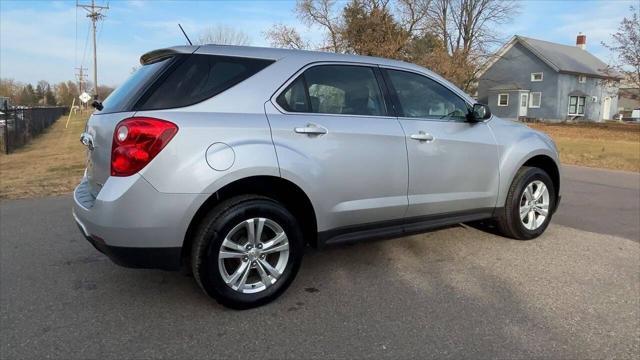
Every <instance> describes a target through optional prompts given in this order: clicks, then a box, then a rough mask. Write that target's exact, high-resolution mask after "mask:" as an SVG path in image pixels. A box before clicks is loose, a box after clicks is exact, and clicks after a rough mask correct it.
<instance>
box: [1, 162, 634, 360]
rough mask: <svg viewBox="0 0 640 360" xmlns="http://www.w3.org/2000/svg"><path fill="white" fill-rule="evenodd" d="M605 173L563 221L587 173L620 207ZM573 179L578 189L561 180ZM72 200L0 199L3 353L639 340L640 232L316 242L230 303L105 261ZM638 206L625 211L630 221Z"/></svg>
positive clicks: (612, 345) (407, 351)
mask: <svg viewBox="0 0 640 360" xmlns="http://www.w3.org/2000/svg"><path fill="white" fill-rule="evenodd" d="M580 171H581V169H578V170H577V172H578V173H580ZM565 174H567V172H566V171H565ZM605 175H607V176H604V178H605V180H604V181H607V184H608V185H602V184H599V183H598V182H603V180H597V179H596V180H594V179H593V178H592V179H591V180H590V181H582V180H580V179H577V180H576V179H574V178H572V176H573V175H571V173H569V174H568V177H569V179H568V180H566V182H565V185H564V190H565V199H564V200H563V204H562V206H563V207H562V208H561V210H560V212H559V213H558V217H557V218H558V221H559V222H561V223H568V222H570V221H577V220H576V219H575V217H578V218H582V217H584V216H587V215H588V214H589V213H587V212H584V211H582V212H581V209H582V210H584V209H585V207H584V206H582V205H583V203H581V202H580V201H581V198H580V197H579V196H578V195H579V194H580V193H581V192H580V191H588V189H589V187H590V186H592V187H594V188H602V191H603V192H605V195H602V196H601V197H602V199H605V200H606V201H605V203H604V204H602V203H600V202H599V201H596V203H597V204H599V205H598V206H599V207H596V208H592V207H589V209H588V211H594V212H595V214H599V213H600V212H602V213H605V214H608V212H607V211H606V210H607V209H613V210H612V214H609V215H606V216H610V217H612V218H614V217H621V218H622V219H626V218H625V216H626V215H624V216H620V215H619V214H618V213H620V211H618V210H616V209H617V207H616V206H618V205H615V204H609V203H608V201H623V199H624V198H626V197H630V196H635V198H632V199H631V201H630V202H633V200H634V199H635V203H636V204H637V203H638V202H640V194H639V193H638V192H637V191H636V192H633V191H631V192H626V190H623V189H626V187H625V186H622V185H621V184H617V185H616V184H609V183H608V182H609V181H612V180H611V179H610V178H611V177H617V176H616V173H613V175H611V174H605ZM577 176H580V174H578V175H577ZM571 181H574V182H575V183H576V184H577V185H576V186H582V187H584V189H583V190H579V189H571V190H570V189H568V187H570V186H571V184H572V183H571ZM619 181H623V180H619ZM620 188H622V189H620ZM566 190H570V191H569V192H566ZM618 191H621V192H622V193H623V194H621V195H611V193H616V194H617V192H618ZM607 192H609V196H606V193H607ZM625 194H626V195H625ZM607 199H609V200H607ZM576 201H577V203H576ZM70 203H71V199H70V198H69V197H68V196H67V197H59V198H47V199H32V200H19V201H7V202H3V203H2V204H0V239H1V240H0V259H1V261H0V305H1V307H0V357H1V358H2V359H14V358H64V359H88V358H100V359H102V358H115V359H122V358H151V357H153V358H159V357H160V358H205V357H220V358H239V357H241V358H259V359H270V358H296V359H307V358H326V357H330V358H392V359H398V358H461V357H466V358H532V357H537V358H539V357H546V358H638V356H639V355H640V245H639V244H638V243H637V237H635V238H633V236H635V234H637V233H633V232H631V233H629V234H630V235H631V236H627V237H631V238H632V239H633V240H635V241H636V242H634V241H632V240H630V239H626V238H623V237H618V236H613V235H602V234H596V233H592V232H586V231H582V230H576V229H572V228H569V227H565V226H562V225H559V224H552V225H551V226H550V228H549V229H548V231H547V232H546V233H545V234H544V235H543V236H542V237H540V238H539V239H537V240H534V241H529V242H520V241H514V240H509V239H505V238H501V237H498V236H495V235H492V234H490V233H487V232H483V231H480V230H478V229H475V228H471V227H468V226H464V225H461V226H455V227H451V228H448V229H444V230H440V231H436V232H433V233H429V234H425V235H419V236H412V237H406V238H402V239H395V240H388V241H377V242H370V243H361V244H357V245H352V246H346V247H335V248H330V249H327V250H324V251H313V250H309V251H308V252H307V254H306V257H305V259H304V262H303V266H302V269H301V271H300V274H299V275H298V278H297V279H296V281H294V283H293V285H292V286H291V288H290V289H289V290H288V291H287V292H286V293H285V294H284V295H283V297H281V298H280V299H279V300H277V301H276V302H274V303H272V304H270V305H267V306H264V307H262V308H258V309H253V310H249V311H242V312H238V311H233V310H228V309H225V308H223V307H221V306H219V305H217V304H216V303H215V302H212V301H210V300H209V299H208V298H207V297H206V296H205V295H203V293H202V292H201V291H200V290H199V288H198V287H197V286H196V284H195V282H194V281H193V279H192V278H190V277H187V276H185V275H182V274H180V273H170V272H163V271H153V270H132V269H125V268H121V267H118V266H116V265H114V264H112V263H111V262H110V261H109V260H108V259H106V258H105V257H104V256H102V255H100V254H99V253H97V251H96V250H94V249H93V248H92V247H91V246H90V245H89V244H88V243H87V242H86V241H85V240H84V239H83V238H82V237H81V236H80V234H79V233H78V230H77V228H76V226H75V224H74V223H73V221H72V219H71V216H70ZM625 204H626V203H625ZM625 206H626V205H625ZM564 207H567V208H568V209H567V210H565V209H564ZM635 209H636V210H633V209H631V210H625V211H624V213H626V212H627V211H630V212H631V214H630V215H633V211H635V219H636V220H638V219H639V216H640V215H639V214H638V210H637V207H636V208H635ZM570 210H571V211H570ZM572 216H573V217H572ZM627 220H628V219H627ZM627 220H621V221H623V222H622V223H621V224H627V223H625V222H624V221H627ZM592 221H595V220H592ZM598 221H599V220H598ZM588 222H589V221H588V219H584V221H577V222H576V223H575V226H579V227H582V228H585V227H588V226H594V225H593V224H588ZM630 224H631V225H633V221H631V223H630ZM636 229H637V228H636ZM595 230H596V231H599V232H603V233H606V232H610V233H617V232H616V231H617V230H616V228H615V227H607V226H605V227H598V228H596V229H595ZM624 231H627V230H624ZM634 231H636V230H634ZM620 235H623V236H624V235H625V233H620Z"/></svg>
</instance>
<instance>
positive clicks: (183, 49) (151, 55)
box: [140, 46, 199, 65]
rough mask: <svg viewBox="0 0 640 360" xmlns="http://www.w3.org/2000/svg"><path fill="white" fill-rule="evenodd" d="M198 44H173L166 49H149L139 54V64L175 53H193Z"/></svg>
mask: <svg viewBox="0 0 640 360" xmlns="http://www.w3.org/2000/svg"><path fill="white" fill-rule="evenodd" d="M198 48H199V46H175V47H171V48H166V49H158V50H153V51H149V52H148V53H146V54H144V55H142V56H140V65H147V64H151V63H154V62H156V61H159V60H162V59H165V58H167V57H169V56H173V55H176V54H193V53H194V52H196V50H198Z"/></svg>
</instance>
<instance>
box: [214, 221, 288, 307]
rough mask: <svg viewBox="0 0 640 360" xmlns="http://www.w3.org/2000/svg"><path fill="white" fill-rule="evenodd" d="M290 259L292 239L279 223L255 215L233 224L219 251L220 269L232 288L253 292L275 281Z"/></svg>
mask: <svg viewBox="0 0 640 360" xmlns="http://www.w3.org/2000/svg"><path fill="white" fill-rule="evenodd" d="M288 261H289V240H288V238H287V235H286V233H285V232H284V230H283V229H282V227H281V226H280V225H278V223H276V222H275V221H273V220H270V219H266V218H252V219H248V220H245V221H243V222H241V223H240V224H237V225H236V226H234V227H233V228H232V229H231V231H229V233H228V234H227V236H226V237H225V238H224V241H223V242H222V246H221V247H220V250H219V252H218V269H219V271H220V275H221V276H222V279H223V280H224V282H225V283H226V284H227V285H228V286H229V287H231V288H232V289H233V290H235V291H238V292H240V293H245V294H250V293H257V292H261V291H264V290H266V289H267V288H269V287H270V286H272V285H273V284H275V283H276V281H278V279H279V278H280V276H282V273H283V272H284V270H285V268H286V267H287V262H288Z"/></svg>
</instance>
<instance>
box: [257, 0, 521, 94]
mask: <svg viewBox="0 0 640 360" xmlns="http://www.w3.org/2000/svg"><path fill="white" fill-rule="evenodd" d="M335 7H336V2H335V1H334V0H299V1H298V3H297V6H296V14H297V17H298V18H299V19H300V20H302V21H303V22H304V23H305V24H306V25H307V26H318V27H320V28H322V29H323V30H324V31H325V36H326V38H325V43H324V44H322V45H321V46H313V44H310V43H309V42H305V41H304V39H303V38H302V36H301V35H300V34H299V33H298V32H296V31H295V30H294V29H293V28H290V27H287V26H284V25H275V26H274V27H273V28H272V29H271V30H269V31H267V32H266V33H265V36H266V37H267V39H269V40H270V42H271V44H272V45H274V46H279V47H288V48H308V47H313V48H319V49H321V50H328V51H334V52H353V53H356V54H363V55H375V56H384V57H390V58H397V59H403V60H409V61H412V62H415V63H419V64H421V65H424V66H426V67H429V68H431V69H433V70H436V71H438V72H440V73H441V74H442V75H443V76H445V77H446V78H448V79H449V80H451V81H452V82H454V83H455V84H456V85H458V86H460V87H461V88H463V89H464V90H466V91H468V92H471V91H472V90H473V89H472V87H473V85H474V84H475V82H476V81H477V74H478V73H479V71H480V68H481V65H482V63H483V62H484V61H486V60H487V59H488V56H489V54H488V52H489V49H490V48H491V47H492V45H494V44H496V43H497V42H500V41H502V40H504V39H501V38H500V34H499V33H498V32H497V31H495V25H498V24H503V23H505V22H508V21H510V20H511V19H512V17H513V16H514V15H515V14H516V13H517V10H518V4H517V1H516V0H395V1H393V0H351V1H349V2H348V3H347V4H345V5H344V7H343V8H342V9H341V10H339V11H337V10H336V9H335Z"/></svg>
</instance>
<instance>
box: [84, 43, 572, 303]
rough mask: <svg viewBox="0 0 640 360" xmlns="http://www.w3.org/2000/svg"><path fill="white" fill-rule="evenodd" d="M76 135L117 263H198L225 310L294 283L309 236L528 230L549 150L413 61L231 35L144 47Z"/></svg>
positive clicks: (89, 205) (534, 220)
mask: <svg viewBox="0 0 640 360" xmlns="http://www.w3.org/2000/svg"><path fill="white" fill-rule="evenodd" d="M140 62H141V64H142V66H141V67H140V69H139V70H137V71H136V72H135V73H134V74H133V75H132V76H131V77H130V78H129V79H128V80H127V81H126V82H125V83H124V84H122V85H121V86H120V87H118V89H117V90H115V91H114V92H113V93H112V94H111V95H110V96H109V97H108V98H107V99H106V100H105V101H104V103H103V104H100V103H96V104H95V106H96V108H97V110H96V111H95V112H94V113H93V115H91V118H90V119H89V121H88V123H87V126H86V129H85V132H84V133H83V134H82V137H81V141H82V143H83V144H84V145H86V147H87V153H88V161H87V167H86V171H85V175H84V177H83V179H82V181H81V183H80V184H79V185H78V187H77V188H76V189H75V191H74V208H73V215H74V218H75V221H76V222H77V224H78V226H79V228H80V230H81V231H82V233H83V235H84V236H85V237H86V238H87V240H88V241H89V242H90V243H91V244H92V245H93V246H94V247H95V248H96V249H98V250H99V251H101V252H103V253H104V254H106V255H107V256H109V257H110V258H111V259H112V260H113V261H114V262H115V263H117V264H120V265H124V266H129V267H138V268H159V269H165V270H177V269H180V268H182V267H184V268H187V269H189V270H190V271H192V272H193V276H194V277H195V279H196V281H197V283H198V284H199V286H200V287H201V288H202V289H203V290H204V292H205V293H206V294H208V295H210V296H211V297H213V298H215V299H216V300H217V301H218V302H220V303H221V304H223V305H225V306H228V307H232V308H238V309H241V308H249V307H254V306H259V305H262V304H265V303H267V302H269V301H271V300H273V299H275V298H276V297H278V296H279V295H280V294H282V293H283V292H284V291H285V290H286V288H287V287H288V286H289V285H290V284H291V282H292V281H293V279H294V277H295V276H296V273H297V272H298V269H299V267H300V264H301V260H302V256H303V253H304V249H305V246H307V245H310V246H313V247H318V248H321V247H323V246H326V245H329V244H337V243H345V242H352V241H356V240H360V239H371V238H382V237H384V238H392V237H400V236H404V235H408V234H415V233H420V232H424V231H426V230H430V229H434V228H438V227H442V226H447V225H452V224H456V223H462V222H470V221H477V220H489V221H490V222H491V223H494V224H495V225H496V229H497V230H498V231H499V232H500V233H501V234H503V235H504V236H507V237H510V238H514V239H519V240H528V239H533V238H535V237H537V236H539V235H540V234H542V232H543V231H544V230H545V229H546V228H547V226H548V225H549V221H550V219H551V216H552V214H553V213H554V211H555V209H556V207H557V205H558V202H559V195H558V194H559V189H560V183H559V182H560V176H559V166H558V164H559V162H558V152H557V149H556V146H555V145H554V143H553V142H552V141H551V139H550V138H549V137H547V136H546V135H544V134H542V133H540V132H537V131H535V130H532V129H530V128H528V127H526V126H524V125H521V124H518V123H516V122H513V121H507V120H502V119H499V118H497V117H495V116H493V115H492V114H491V112H490V110H489V108H488V107H487V106H486V105H483V104H476V103H475V101H474V100H473V99H472V98H471V97H469V96H468V95H466V94H465V93H464V92H463V91H461V90H460V89H458V88H456V87H455V86H454V85H452V84H451V83H449V82H448V81H446V80H445V79H443V78H442V77H440V76H438V75H436V74H434V73H432V72H430V71H429V70H426V69H424V68H422V67H420V66H417V65H413V64H409V63H405V62H401V61H394V60H387V59H381V58H373V57H364V56H355V55H344V54H331V53H322V52H309V51H299V50H284V49H268V48H255V47H239V46H216V45H205V46H179V47H173V48H169V49H161V50H156V51H152V52H149V53H147V54H145V55H143V56H142V57H141V59H140Z"/></svg>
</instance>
